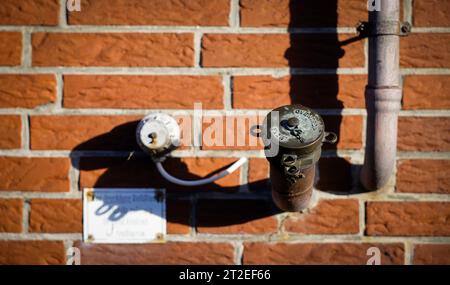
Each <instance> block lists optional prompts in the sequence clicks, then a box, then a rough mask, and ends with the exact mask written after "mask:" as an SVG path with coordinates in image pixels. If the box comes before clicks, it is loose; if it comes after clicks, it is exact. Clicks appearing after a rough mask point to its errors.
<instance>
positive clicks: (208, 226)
mask: <svg viewBox="0 0 450 285" xmlns="http://www.w3.org/2000/svg"><path fill="white" fill-rule="evenodd" d="M274 213H275V212H274V211H273V209H272V207H271V204H269V203H268V202H267V201H264V200H249V199H245V200H244V199H242V200H236V199H233V200H230V199H223V200H219V199H202V200H199V201H198V203H197V222H196V225H197V231H198V232H199V233H210V234H264V233H274V232H276V231H277V224H278V223H277V220H276V218H275V216H273V214H274Z"/></svg>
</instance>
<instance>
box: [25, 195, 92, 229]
mask: <svg viewBox="0 0 450 285" xmlns="http://www.w3.org/2000/svg"><path fill="white" fill-rule="evenodd" d="M82 208H83V204H82V201H81V200H79V199H32V200H31V213H30V232H37V233H81V231H82V221H81V220H82Z"/></svg>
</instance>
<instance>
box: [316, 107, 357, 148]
mask: <svg viewBox="0 0 450 285" xmlns="http://www.w3.org/2000/svg"><path fill="white" fill-rule="evenodd" d="M322 119H323V121H324V123H325V130H326V131H328V132H334V133H336V134H337V136H338V141H337V143H336V144H324V149H336V148H337V149H360V148H361V147H362V127H363V118H362V117H361V116H329V115H327V116H322Z"/></svg>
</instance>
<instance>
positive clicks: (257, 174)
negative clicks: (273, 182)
mask: <svg viewBox="0 0 450 285" xmlns="http://www.w3.org/2000/svg"><path fill="white" fill-rule="evenodd" d="M248 187H249V190H250V191H260V190H267V189H268V187H269V162H268V161H267V159H265V158H251V159H250V160H249V162H248Z"/></svg>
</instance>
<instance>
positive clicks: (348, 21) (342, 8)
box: [239, 0, 367, 28]
mask: <svg viewBox="0 0 450 285" xmlns="http://www.w3.org/2000/svg"><path fill="white" fill-rule="evenodd" d="M239 3H240V6H241V10H240V16H241V25H242V26H247V27H260V26H262V27H287V26H289V27H301V28H304V27H336V26H338V27H354V26H355V23H358V22H359V21H363V20H367V4H366V3H367V1H364V0H358V1H355V0H352V1H345V0H344V1H342V0H341V1H332V2H329V3H326V4H325V5H324V3H322V2H320V1H309V0H277V1H261V0H241V1H240V2H239Z"/></svg>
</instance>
